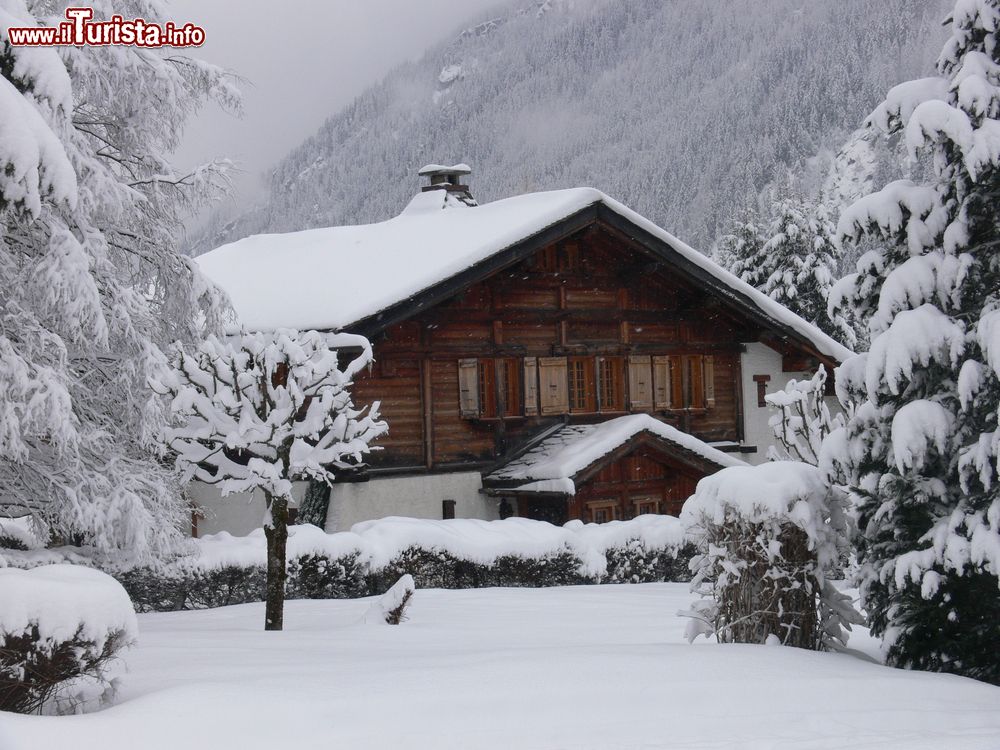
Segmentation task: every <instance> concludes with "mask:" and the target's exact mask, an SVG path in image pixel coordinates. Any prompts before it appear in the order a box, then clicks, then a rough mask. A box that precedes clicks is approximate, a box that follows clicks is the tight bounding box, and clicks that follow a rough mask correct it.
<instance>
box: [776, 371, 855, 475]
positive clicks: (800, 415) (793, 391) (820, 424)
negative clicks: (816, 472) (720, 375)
mask: <svg viewBox="0 0 1000 750" xmlns="http://www.w3.org/2000/svg"><path fill="white" fill-rule="evenodd" d="M826 379H827V376H826V368H825V367H824V366H823V365H820V366H819V367H818V368H817V370H816V374H815V375H813V376H812V378H810V379H809V380H789V381H788V384H787V385H786V386H785V387H784V388H783V389H782V390H780V391H776V392H775V393H769V394H767V395H766V396H765V397H764V400H765V401H766V402H767V404H768V406H770V407H772V408H774V409H777V411H778V413H777V414H775V415H773V416H772V417H771V418H770V419H769V420H768V424H769V425H770V427H771V429H772V430H773V431H774V439H775V442H776V443H777V444H778V445H780V446H781V450H779V449H778V448H777V446H773V445H772V446H771V447H770V448H768V451H767V457H768V458H769V459H770V460H772V461H775V460H786V459H788V460H792V461H804V462H805V463H807V464H811V465H813V466H818V465H819V455H820V450H821V449H822V446H823V440H824V438H826V436H827V435H829V434H830V433H831V432H833V431H834V430H835V429H837V428H838V427H842V426H843V424H844V417H843V415H842V414H838V415H837V416H836V417H834V416H832V415H831V414H830V410H829V408H827V405H826V399H825V396H826Z"/></svg>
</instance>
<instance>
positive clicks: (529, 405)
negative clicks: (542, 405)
mask: <svg viewBox="0 0 1000 750" xmlns="http://www.w3.org/2000/svg"><path fill="white" fill-rule="evenodd" d="M537 414H538V360H537V359H536V358H535V357H525V358H524V416H526V417H533V416H536V415H537Z"/></svg>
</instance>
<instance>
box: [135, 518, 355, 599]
mask: <svg viewBox="0 0 1000 750" xmlns="http://www.w3.org/2000/svg"><path fill="white" fill-rule="evenodd" d="M192 549H193V553H192V554H189V555H187V556H184V557H179V558H177V559H175V560H173V561H171V562H168V563H165V564H161V565H158V566H156V567H145V568H133V569H131V570H127V571H123V572H121V573H116V577H117V578H118V579H119V581H121V583H122V585H124V586H125V588H126V590H127V591H128V592H129V594H130V595H131V596H132V600H133V601H134V602H135V605H136V608H137V609H138V610H139V611H140V612H154V611H170V610H178V609H207V608H211V607H225V606H228V605H230V604H246V603H248V602H259V601H262V600H263V598H264V590H265V581H266V567H267V562H266V560H267V549H266V540H265V538H264V532H263V530H262V529H257V530H256V531H253V532H251V533H250V534H248V535H247V536H245V537H234V536H232V535H231V534H228V533H226V532H220V533H219V534H210V535H208V536H205V537H203V538H201V539H197V540H193V542H192ZM367 570H368V568H367V561H366V559H364V558H363V557H362V551H361V548H360V546H359V540H358V538H357V536H356V535H354V534H350V533H342V534H326V533H324V532H323V531H322V530H321V529H318V528H316V527H315V526H311V525H309V524H302V525H297V526H292V527H290V528H289V539H288V561H287V577H286V580H285V591H286V595H287V596H288V598H292V599H341V598H349V597H354V596H365V595H366V594H367V593H368V588H367V584H366V580H365V576H366V574H367Z"/></svg>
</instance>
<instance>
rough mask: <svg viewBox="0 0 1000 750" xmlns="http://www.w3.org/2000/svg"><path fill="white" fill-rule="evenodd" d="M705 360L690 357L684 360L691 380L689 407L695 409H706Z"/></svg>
mask: <svg viewBox="0 0 1000 750" xmlns="http://www.w3.org/2000/svg"><path fill="white" fill-rule="evenodd" d="M703 361H704V358H703V357H696V356H689V357H685V358H684V369H685V370H686V371H687V376H688V378H689V379H690V382H689V384H688V388H687V392H688V398H690V399H691V401H690V403H688V404H687V405H688V406H690V407H691V408H693V409H704V408H705V373H704V371H703V370H702V364H703Z"/></svg>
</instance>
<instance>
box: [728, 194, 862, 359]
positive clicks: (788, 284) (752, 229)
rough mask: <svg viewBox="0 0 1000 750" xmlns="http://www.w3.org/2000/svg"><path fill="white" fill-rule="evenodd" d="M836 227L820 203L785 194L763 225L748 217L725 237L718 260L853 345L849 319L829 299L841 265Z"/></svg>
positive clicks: (811, 321)
mask: <svg viewBox="0 0 1000 750" xmlns="http://www.w3.org/2000/svg"><path fill="white" fill-rule="evenodd" d="M833 236H834V226H833V223H832V222H831V221H830V219H829V217H828V215H827V212H826V208H825V207H824V206H822V205H820V204H813V203H810V202H806V201H801V200H795V199H791V198H785V199H782V200H779V201H777V202H776V203H775V204H774V205H773V206H772V218H771V219H770V220H768V221H767V222H764V223H763V225H762V223H761V222H759V221H746V222H742V223H739V224H737V225H736V227H735V229H734V232H733V233H732V234H730V235H727V236H725V237H723V238H722V240H721V241H720V242H719V248H718V250H717V252H716V258H717V260H718V261H719V262H720V263H721V264H722V265H723V266H724V267H728V268H729V269H730V270H731V271H732V272H733V273H734V274H736V275H737V276H739V277H740V278H741V279H743V281H745V282H747V283H748V284H750V285H751V286H754V287H757V288H758V289H760V290H761V291H762V292H764V293H765V294H767V295H768V296H769V297H771V299H773V300H775V301H777V302H780V303H781V304H783V305H784V306H785V307H787V308H788V309H790V310H791V311H792V312H795V313H797V314H798V315H799V316H800V317H802V318H803V319H805V320H807V321H809V322H810V323H812V324H813V325H815V326H817V327H818V328H820V329H822V330H824V331H826V332H827V333H829V334H830V335H831V336H833V337H834V338H836V339H838V340H840V341H842V342H844V343H845V344H848V345H853V344H854V342H855V336H854V334H853V331H852V330H851V327H850V326H849V325H848V324H847V322H846V318H845V317H844V316H843V315H841V314H839V313H838V314H836V315H831V314H830V313H829V312H828V310H827V300H828V297H829V295H830V290H831V289H832V287H833V275H834V273H835V271H836V268H837V254H838V253H837V248H836V245H835V243H834V240H833Z"/></svg>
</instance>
